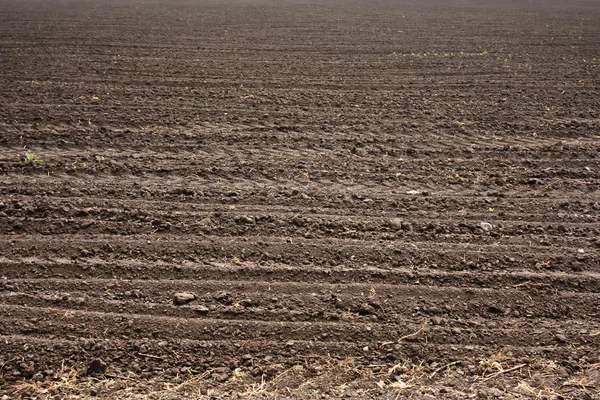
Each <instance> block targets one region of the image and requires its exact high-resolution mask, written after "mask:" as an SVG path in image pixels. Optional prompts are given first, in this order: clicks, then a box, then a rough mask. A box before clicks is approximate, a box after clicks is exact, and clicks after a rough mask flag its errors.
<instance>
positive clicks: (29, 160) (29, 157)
mask: <svg viewBox="0 0 600 400" xmlns="http://www.w3.org/2000/svg"><path fill="white" fill-rule="evenodd" d="M24 161H25V164H38V163H42V162H44V160H40V159H39V158H37V156H36V155H35V153H33V152H31V153H29V152H27V153H26V154H25V160H24Z"/></svg>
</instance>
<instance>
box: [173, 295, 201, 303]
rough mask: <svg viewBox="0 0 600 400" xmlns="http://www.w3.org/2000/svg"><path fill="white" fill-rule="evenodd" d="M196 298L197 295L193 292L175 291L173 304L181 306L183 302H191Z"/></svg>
mask: <svg viewBox="0 0 600 400" xmlns="http://www.w3.org/2000/svg"><path fill="white" fill-rule="evenodd" d="M196 298H197V297H196V295H195V294H194V293H188V292H180V293H175V294H174V295H173V304H174V305H176V306H182V305H184V304H188V303H191V302H192V301H194V300H196Z"/></svg>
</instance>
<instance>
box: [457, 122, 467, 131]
mask: <svg viewBox="0 0 600 400" xmlns="http://www.w3.org/2000/svg"><path fill="white" fill-rule="evenodd" d="M456 126H458V129H462V128H463V126H465V123H464V122H460V121H459V122H457V123H456Z"/></svg>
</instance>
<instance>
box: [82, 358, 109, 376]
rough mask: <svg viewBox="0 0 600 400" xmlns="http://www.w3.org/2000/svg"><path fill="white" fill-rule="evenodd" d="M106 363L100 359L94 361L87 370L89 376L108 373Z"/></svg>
mask: <svg viewBox="0 0 600 400" xmlns="http://www.w3.org/2000/svg"><path fill="white" fill-rule="evenodd" d="M106 367H107V365H106V363H105V362H104V361H102V360H100V359H99V358H97V359H95V360H94V361H92V362H91V363H90V364H89V365H88V368H87V372H88V374H101V373H103V372H104V371H106Z"/></svg>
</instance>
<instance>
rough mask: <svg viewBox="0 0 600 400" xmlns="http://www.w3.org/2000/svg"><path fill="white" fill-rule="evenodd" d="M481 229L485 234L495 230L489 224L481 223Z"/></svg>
mask: <svg viewBox="0 0 600 400" xmlns="http://www.w3.org/2000/svg"><path fill="white" fill-rule="evenodd" d="M479 227H480V228H481V229H483V230H484V231H485V232H491V231H492V229H494V226H493V225H492V224H490V223H489V222H480V223H479Z"/></svg>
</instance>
